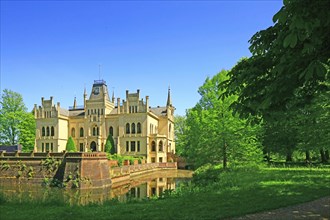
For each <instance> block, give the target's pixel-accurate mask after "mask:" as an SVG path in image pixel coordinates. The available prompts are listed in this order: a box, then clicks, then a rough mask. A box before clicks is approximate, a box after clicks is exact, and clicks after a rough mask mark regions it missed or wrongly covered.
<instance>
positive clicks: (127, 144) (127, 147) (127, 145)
mask: <svg viewBox="0 0 330 220" xmlns="http://www.w3.org/2000/svg"><path fill="white" fill-rule="evenodd" d="M126 151H127V152H128V151H129V141H126Z"/></svg>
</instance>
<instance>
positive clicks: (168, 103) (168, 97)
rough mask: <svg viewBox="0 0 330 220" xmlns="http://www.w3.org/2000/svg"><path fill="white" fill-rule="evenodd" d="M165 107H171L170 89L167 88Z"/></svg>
mask: <svg viewBox="0 0 330 220" xmlns="http://www.w3.org/2000/svg"><path fill="white" fill-rule="evenodd" d="M166 106H172V99H171V88H170V87H168V95H167V103H166Z"/></svg>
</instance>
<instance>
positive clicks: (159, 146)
mask: <svg viewBox="0 0 330 220" xmlns="http://www.w3.org/2000/svg"><path fill="white" fill-rule="evenodd" d="M158 150H159V151H163V141H159V144H158Z"/></svg>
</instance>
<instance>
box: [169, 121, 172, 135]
mask: <svg viewBox="0 0 330 220" xmlns="http://www.w3.org/2000/svg"><path fill="white" fill-rule="evenodd" d="M171 131H172V124H170V125H169V128H168V135H169V136H170V137H171Z"/></svg>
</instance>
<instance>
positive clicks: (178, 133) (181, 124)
mask: <svg viewBox="0 0 330 220" xmlns="http://www.w3.org/2000/svg"><path fill="white" fill-rule="evenodd" d="M186 120H187V117H186V116H180V115H176V116H175V117H174V124H175V126H174V135H175V151H176V154H177V155H180V156H186V155H185V148H186V147H187V146H188V143H187V135H186V131H187V124H186Z"/></svg>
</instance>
